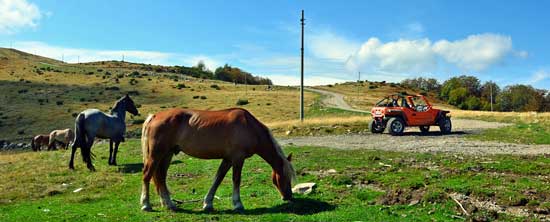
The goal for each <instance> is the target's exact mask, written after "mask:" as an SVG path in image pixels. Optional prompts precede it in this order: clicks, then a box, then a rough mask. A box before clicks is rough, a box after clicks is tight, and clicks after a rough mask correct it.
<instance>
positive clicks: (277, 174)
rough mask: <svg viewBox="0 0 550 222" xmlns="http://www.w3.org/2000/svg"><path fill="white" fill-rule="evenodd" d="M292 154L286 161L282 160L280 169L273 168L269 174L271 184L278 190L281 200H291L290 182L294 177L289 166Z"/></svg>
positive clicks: (292, 170)
mask: <svg viewBox="0 0 550 222" xmlns="http://www.w3.org/2000/svg"><path fill="white" fill-rule="evenodd" d="M291 160H292V154H290V155H288V157H287V158H286V159H284V158H283V166H282V168H280V169H276V168H273V172H272V173H271V179H272V180H273V184H274V185H275V187H277V190H279V193H280V194H281V196H282V198H283V200H286V201H291V200H292V180H293V176H294V169H292V165H291V163H290V162H291Z"/></svg>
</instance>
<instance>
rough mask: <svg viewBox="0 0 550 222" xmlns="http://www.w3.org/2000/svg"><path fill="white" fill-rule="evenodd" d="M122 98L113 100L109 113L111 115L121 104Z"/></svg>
mask: <svg viewBox="0 0 550 222" xmlns="http://www.w3.org/2000/svg"><path fill="white" fill-rule="evenodd" d="M123 100H124V98H120V99H118V100H117V101H116V102H115V105H114V106H113V108H111V115H113V114H114V111H115V110H117V109H118V107H119V106H120V105H122V101H123Z"/></svg>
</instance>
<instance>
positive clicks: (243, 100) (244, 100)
mask: <svg viewBox="0 0 550 222" xmlns="http://www.w3.org/2000/svg"><path fill="white" fill-rule="evenodd" d="M246 104H248V99H239V100H237V106H244V105H246Z"/></svg>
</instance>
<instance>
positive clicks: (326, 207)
mask: <svg viewBox="0 0 550 222" xmlns="http://www.w3.org/2000/svg"><path fill="white" fill-rule="evenodd" d="M334 209H336V206H335V205H332V204H329V203H327V202H324V201H319V200H314V199H309V198H295V199H294V200H293V202H292V203H283V204H279V205H276V206H273V207H259V208H254V209H245V210H243V211H240V212H237V211H233V210H214V211H211V212H206V211H202V210H201V211H193V210H187V209H181V208H180V209H178V210H177V212H179V213H188V214H199V215H202V214H242V215H261V214H271V213H290V214H296V215H312V214H317V213H321V212H325V211H333V210H334Z"/></svg>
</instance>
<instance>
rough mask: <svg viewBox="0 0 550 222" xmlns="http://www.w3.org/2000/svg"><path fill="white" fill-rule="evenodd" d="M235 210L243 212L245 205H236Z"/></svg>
mask: <svg viewBox="0 0 550 222" xmlns="http://www.w3.org/2000/svg"><path fill="white" fill-rule="evenodd" d="M233 211H235V212H236V213H243V212H244V207H243V206H238V207H235V208H233Z"/></svg>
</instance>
